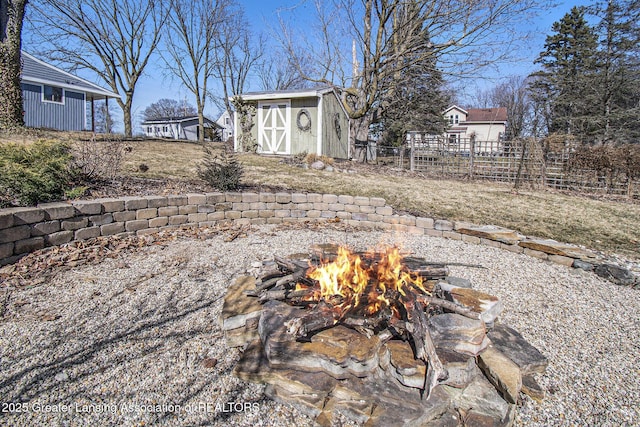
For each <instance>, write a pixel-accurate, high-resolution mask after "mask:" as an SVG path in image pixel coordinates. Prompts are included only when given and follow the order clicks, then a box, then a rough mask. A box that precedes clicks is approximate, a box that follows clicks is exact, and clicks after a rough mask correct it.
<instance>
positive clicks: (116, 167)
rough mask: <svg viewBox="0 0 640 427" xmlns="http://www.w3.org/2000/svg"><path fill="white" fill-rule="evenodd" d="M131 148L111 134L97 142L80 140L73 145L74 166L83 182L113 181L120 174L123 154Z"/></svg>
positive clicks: (94, 139)
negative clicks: (79, 172) (80, 174)
mask: <svg viewBox="0 0 640 427" xmlns="http://www.w3.org/2000/svg"><path fill="white" fill-rule="evenodd" d="M130 151H131V147H129V146H127V145H126V143H125V142H124V141H122V139H121V138H119V137H118V136H115V135H113V134H107V135H101V139H100V140H97V139H96V136H95V135H94V136H93V137H92V138H91V139H87V140H80V141H78V142H77V143H76V144H74V145H73V157H74V165H75V167H76V168H78V169H79V170H80V171H81V173H82V176H83V178H84V179H85V180H88V181H92V180H103V179H114V178H115V177H116V176H117V175H118V174H119V172H120V167H121V166H122V161H123V159H124V153H125V152H130Z"/></svg>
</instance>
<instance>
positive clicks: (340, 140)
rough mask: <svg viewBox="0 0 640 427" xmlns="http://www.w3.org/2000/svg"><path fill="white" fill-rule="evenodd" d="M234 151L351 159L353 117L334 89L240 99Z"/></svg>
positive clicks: (256, 93)
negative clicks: (302, 154)
mask: <svg viewBox="0 0 640 427" xmlns="http://www.w3.org/2000/svg"><path fill="white" fill-rule="evenodd" d="M240 98H241V101H240V102H241V107H240V108H237V112H238V114H235V115H234V116H235V117H234V118H235V120H234V129H235V131H234V135H235V137H234V149H235V150H236V151H253V150H255V151H257V152H258V153H264V154H279V155H295V154H301V153H305V152H306V153H315V154H318V155H324V156H329V157H333V158H338V159H348V158H349V157H350V154H351V153H350V152H349V118H348V116H347V113H346V111H345V110H344V108H343V106H342V103H341V102H340V100H339V98H338V96H337V94H336V92H335V90H334V89H333V88H331V87H323V88H316V89H302V90H285V91H271V92H251V93H245V94H243V95H240Z"/></svg>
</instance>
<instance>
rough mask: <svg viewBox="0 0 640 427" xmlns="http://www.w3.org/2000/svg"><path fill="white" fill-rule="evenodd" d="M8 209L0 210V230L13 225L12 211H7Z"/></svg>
mask: <svg viewBox="0 0 640 427" xmlns="http://www.w3.org/2000/svg"><path fill="white" fill-rule="evenodd" d="M8 210H9V209H2V210H0V230H2V229H5V228H9V227H13V224H14V221H13V213H11V212H7V211H8ZM42 218H43V219H44V212H43V213H42Z"/></svg>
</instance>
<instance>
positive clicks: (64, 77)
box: [20, 51, 120, 99]
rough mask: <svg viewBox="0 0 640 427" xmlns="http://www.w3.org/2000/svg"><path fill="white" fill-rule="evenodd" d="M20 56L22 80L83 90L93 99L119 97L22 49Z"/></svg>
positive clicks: (78, 90)
mask: <svg viewBox="0 0 640 427" xmlns="http://www.w3.org/2000/svg"><path fill="white" fill-rule="evenodd" d="M21 56H22V72H21V75H20V78H21V80H22V81H24V82H29V83H37V84H45V85H51V86H58V87H62V88H64V89H69V90H73V91H77V92H84V93H86V94H87V95H89V96H92V97H93V98H94V99H105V98H120V95H118V94H117V93H114V92H111V91H109V90H107V89H104V88H102V87H100V86H98V85H97V84H94V83H91V82H90V81H88V80H85V79H82V78H80V77H78V76H75V75H73V74H71V73H68V72H66V71H64V70H61V69H60V68H58V67H55V66H53V65H51V64H47V63H46V62H44V61H42V60H40V59H38V58H36V57H34V56H33V55H30V54H28V53H27V52H24V51H22V52H21Z"/></svg>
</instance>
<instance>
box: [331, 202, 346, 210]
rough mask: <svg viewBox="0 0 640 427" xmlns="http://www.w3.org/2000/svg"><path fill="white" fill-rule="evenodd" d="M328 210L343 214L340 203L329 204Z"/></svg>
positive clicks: (342, 207) (342, 206)
mask: <svg viewBox="0 0 640 427" xmlns="http://www.w3.org/2000/svg"><path fill="white" fill-rule="evenodd" d="M329 210H330V211H335V212H343V211H344V205H343V204H342V203H329Z"/></svg>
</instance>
